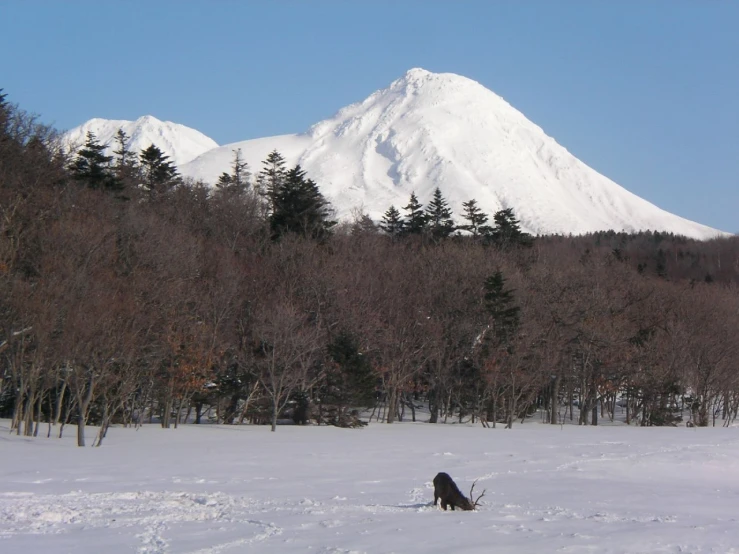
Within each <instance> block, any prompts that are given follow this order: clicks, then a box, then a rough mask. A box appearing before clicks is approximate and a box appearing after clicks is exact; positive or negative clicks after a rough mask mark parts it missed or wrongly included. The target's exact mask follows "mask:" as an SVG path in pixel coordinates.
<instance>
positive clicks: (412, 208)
mask: <svg viewBox="0 0 739 554" xmlns="http://www.w3.org/2000/svg"><path fill="white" fill-rule="evenodd" d="M403 209H404V210H405V211H406V213H407V215H406V217H405V220H404V221H403V233H404V234H407V235H420V234H421V233H423V231H424V230H425V229H426V214H425V213H424V211H423V206H422V205H421V203H420V202H419V201H418V198H417V197H416V193H415V192H412V193H411V197H410V200H409V201H408V205H407V206H405V207H404V208H403Z"/></svg>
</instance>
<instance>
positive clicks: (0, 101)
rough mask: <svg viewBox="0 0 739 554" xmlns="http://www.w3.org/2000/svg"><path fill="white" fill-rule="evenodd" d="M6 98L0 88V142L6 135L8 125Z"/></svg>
mask: <svg viewBox="0 0 739 554" xmlns="http://www.w3.org/2000/svg"><path fill="white" fill-rule="evenodd" d="M7 97H8V95H7V94H5V93H4V92H3V89H1V88H0V140H1V139H3V138H4V137H5V136H6V135H7V134H8V123H9V119H10V118H9V109H8V108H9V107H8V102H7V100H5V99H6V98H7Z"/></svg>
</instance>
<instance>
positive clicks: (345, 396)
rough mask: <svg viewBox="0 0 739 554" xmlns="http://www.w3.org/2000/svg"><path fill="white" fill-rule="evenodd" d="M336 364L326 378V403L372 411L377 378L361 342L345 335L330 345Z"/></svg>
mask: <svg viewBox="0 0 739 554" xmlns="http://www.w3.org/2000/svg"><path fill="white" fill-rule="evenodd" d="M328 354H329V356H330V358H331V361H332V362H333V367H330V368H329V371H328V372H327V378H326V390H325V391H324V393H325V397H326V400H327V401H328V402H330V403H335V404H339V405H340V406H354V407H368V406H371V405H372V404H373V403H374V401H375V385H376V378H375V374H374V371H373V370H372V364H371V363H370V360H369V358H368V357H367V356H365V355H363V354H362V352H361V351H360V349H359V343H358V341H357V340H356V339H355V338H354V337H353V336H352V335H351V334H349V333H347V332H345V331H342V332H340V333H339V334H338V335H337V336H336V338H334V340H333V341H331V343H330V344H329V345H328Z"/></svg>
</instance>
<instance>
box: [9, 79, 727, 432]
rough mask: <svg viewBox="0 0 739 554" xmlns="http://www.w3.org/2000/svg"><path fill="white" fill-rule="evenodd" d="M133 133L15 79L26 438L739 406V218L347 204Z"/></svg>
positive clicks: (677, 413) (437, 203)
mask: <svg viewBox="0 0 739 554" xmlns="http://www.w3.org/2000/svg"><path fill="white" fill-rule="evenodd" d="M127 141H128V137H126V136H125V134H124V133H122V132H121V133H119V135H118V137H117V138H116V144H115V145H114V146H115V153H114V155H110V156H109V155H106V154H105V145H102V144H100V143H99V142H98V141H97V139H96V138H95V136H94V135H88V139H87V142H86V144H85V145H84V146H83V147H82V149H81V150H79V151H78V152H77V153H76V154H71V153H68V152H66V151H65V149H64V148H63V146H62V143H61V141H60V137H59V134H58V133H57V132H56V131H55V130H54V129H53V128H51V127H49V126H47V125H44V124H43V123H41V122H40V121H39V119H38V117H37V116H34V115H33V114H30V113H28V112H26V111H25V110H23V109H21V108H20V107H19V106H17V105H15V104H12V103H11V102H10V101H9V100H8V97H7V96H6V95H4V94H3V93H2V92H1V91H0V314H1V316H0V364H2V365H1V366H0V417H3V418H10V419H11V421H12V424H11V426H12V430H13V432H15V433H18V434H24V435H27V436H60V435H61V433H63V432H64V430H65V426H67V425H69V426H75V427H76V430H75V431H76V432H77V440H78V444H79V445H80V446H84V445H85V435H84V428H85V425H88V424H91V425H93V424H94V425H96V426H98V427H99V433H98V434H97V436H96V438H95V440H94V444H95V445H100V444H101V443H102V441H103V439H104V438H105V436H106V432H107V430H108V429H109V427H110V426H111V425H141V424H145V423H150V422H154V423H157V424H160V425H161V426H162V427H165V428H167V427H177V426H178V425H182V424H184V423H188V424H191V423H194V424H199V423H201V422H202V423H205V422H206V421H207V422H217V423H221V424H269V425H271V426H272V430H274V429H275V428H276V424H277V423H278V421H279V420H281V419H283V418H292V419H293V420H294V421H295V422H297V423H307V422H314V423H318V424H328V425H339V426H347V427H351V426H360V425H363V424H364V423H366V420H367V415H369V416H370V417H371V418H372V419H375V420H377V421H384V422H387V423H392V422H394V421H397V420H399V419H400V418H404V419H413V420H415V419H416V417H417V416H418V415H419V414H417V413H416V412H417V411H418V410H419V409H420V408H423V414H424V418H423V419H424V421H428V422H429V423H430V424H434V423H444V422H447V423H448V422H453V421H456V422H460V421H461V422H471V423H475V424H479V425H482V426H485V427H488V426H490V427H493V426H496V425H502V426H505V427H513V426H514V424H515V423H516V422H517V421H520V420H523V419H525V418H526V417H529V416H531V415H532V414H534V413H537V412H538V413H543V414H545V417H546V421H547V422H548V423H552V424H560V423H562V419H563V418H566V419H567V421H573V423H579V424H582V425H597V424H598V422H599V421H602V420H603V419H609V418H610V419H612V418H613V417H614V414H615V412H616V405H617V404H618V405H619V406H622V407H624V408H625V413H626V422H627V423H629V424H631V425H639V426H652V425H676V424H678V423H679V422H680V421H681V419H682V422H683V423H687V424H689V425H695V426H710V425H720V424H729V423H730V422H732V421H734V420H735V419H736V417H737V413H738V411H739V341H737V337H738V336H739V290H738V289H737V286H738V285H739V237H737V236H733V237H727V238H717V239H714V240H710V241H703V242H701V241H695V240H690V239H687V238H685V237H682V236H677V235H672V234H665V233H660V232H657V231H646V232H641V233H636V234H625V233H619V232H613V231H607V232H600V233H595V234H590V235H584V236H560V235H557V236H530V235H528V234H526V233H524V232H523V231H522V230H521V227H520V224H519V222H518V221H517V220H516V216H515V208H516V207H515V206H513V207H510V208H507V209H504V210H500V211H498V212H496V213H494V214H491V215H490V216H488V214H487V213H486V212H485V207H484V206H478V205H477V203H476V202H475V201H474V199H470V201H469V202H466V203H465V204H464V212H463V213H461V214H458V215H456V216H455V214H453V213H452V211H451V210H450V209H449V207H448V205H447V203H446V201H445V199H444V196H443V191H440V190H437V191H436V193H435V195H434V196H433V197H432V198H429V199H418V198H416V196H415V195H412V196H411V198H410V199H409V202H408V205H407V206H404V207H398V208H396V207H391V206H388V211H387V212H386V213H385V216H384V217H383V218H382V220H381V221H373V220H372V219H370V218H369V217H368V216H367V215H366V214H362V213H359V212H357V213H355V214H354V217H353V218H352V220H351V221H342V222H337V221H336V220H335V218H334V216H333V212H332V208H331V205H330V203H329V202H328V201H327V200H326V199H325V198H324V197H323V196H322V194H321V192H320V183H315V182H314V181H312V180H311V179H310V176H309V175H306V173H305V172H304V171H303V170H302V169H301V168H300V167H299V166H298V167H294V168H290V167H287V166H286V164H285V160H284V159H283V158H282V156H281V155H280V154H279V152H272V153H271V154H270V155H269V156H268V157H267V158H266V159H265V160H264V162H263V164H262V167H259V168H250V167H248V165H247V164H246V163H244V161H243V160H242V158H241V155H240V152H238V151H235V152H234V158H233V163H232V164H231V166H230V167H226V168H224V173H223V174H222V175H221V177H220V178H219V180H218V182H217V183H202V182H193V181H192V180H189V179H186V178H183V177H181V176H180V175H179V172H178V170H177V168H176V167H175V166H174V165H173V164H172V163H171V162H170V161H169V160H168V158H167V156H166V155H165V154H163V153H162V151H161V150H159V148H157V147H156V145H152V146H151V147H149V148H147V149H146V150H144V151H142V152H131V151H130V150H129V149H128V147H127ZM421 200H423V201H425V202H427V204H426V205H425V206H424V205H423V204H422V203H421ZM573 406H576V407H578V408H579V409H578V410H573ZM365 409H366V411H364V410H365ZM358 414H363V415H362V417H360V416H359V415H358ZM681 414H689V415H688V416H687V420H686V419H685V418H683V416H682V415H681ZM573 418H574V419H573Z"/></svg>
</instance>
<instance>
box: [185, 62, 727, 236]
mask: <svg viewBox="0 0 739 554" xmlns="http://www.w3.org/2000/svg"><path fill="white" fill-rule="evenodd" d="M237 148H240V149H241V150H242V153H243V155H244V159H245V160H246V161H247V162H249V164H250V166H251V169H252V171H253V172H256V171H258V170H259V169H260V166H261V163H260V162H261V160H263V159H264V158H265V157H266V155H267V154H268V153H269V152H270V151H271V150H274V149H276V150H278V151H280V152H281V153H282V154H283V155H284V156H285V157H286V159H287V161H288V163H289V164H291V165H292V164H296V163H300V164H301V165H302V166H303V168H304V169H306V171H307V172H308V175H309V176H310V177H311V178H313V179H314V180H315V181H316V182H317V183H318V184H319V186H320V187H321V190H322V191H323V193H324V194H325V195H326V197H327V198H328V199H329V200H331V202H332V203H333V204H334V206H335V207H336V208H337V211H338V214H339V216H340V217H347V216H349V215H350V214H351V211H352V209H353V208H356V207H360V208H362V209H363V210H364V211H365V212H367V213H368V214H369V215H371V216H372V217H373V218H375V219H379V218H380V217H381V216H382V214H383V213H384V212H385V210H387V208H388V207H390V205H395V206H396V207H397V208H399V209H400V208H402V207H403V206H405V205H406V204H407V202H408V198H409V196H410V194H411V192H413V191H415V192H416V194H417V196H418V198H419V200H420V201H421V202H422V203H425V202H428V201H429V199H430V198H431V195H432V192H433V190H434V188H436V187H437V186H438V187H440V188H441V190H442V193H443V194H444V196H445V197H446V198H447V199H448V200H449V203H450V205H451V207H452V209H453V210H454V212H455V215H456V216H457V218H458V219H459V216H460V214H461V213H462V202H465V201H467V200H470V199H472V198H474V199H476V200H477V202H478V205H479V206H480V208H481V209H483V210H484V211H485V212H487V213H488V214H492V213H494V212H495V211H497V210H499V209H502V208H509V207H511V208H513V209H514V210H515V212H516V214H517V215H518V217H519V218H520V219H521V222H522V225H523V226H524V227H525V229H526V230H528V231H530V232H533V233H537V234H548V233H563V234H569V233H573V234H580V233H586V232H590V231H597V230H606V229H614V230H624V231H638V230H646V229H652V230H660V231H669V232H674V233H680V234H684V235H687V236H690V237H695V238H700V239H707V238H711V237H714V236H716V235H717V234H719V233H720V232H719V231H717V230H715V229H712V228H710V227H707V226H705V225H701V224H698V223H695V222H692V221H689V220H686V219H684V218H681V217H678V216H675V215H673V214H670V213H668V212H666V211H664V210H662V209H660V208H658V207H656V206H654V205H653V204H651V203H649V202H647V201H646V200H643V199H642V198H639V197H638V196H636V195H634V194H632V193H631V192H629V191H627V190H625V189H624V188H622V187H621V186H619V185H618V184H616V183H614V182H613V181H611V180H610V179H608V178H607V177H604V176H603V175H601V174H599V173H598V172H597V171H595V170H593V169H591V168H590V167H588V166H587V165H585V164H584V163H582V162H581V161H580V160H578V159H577V158H575V157H574V156H573V155H572V154H570V153H569V152H568V151H567V150H566V149H565V148H563V147H562V146H560V145H559V144H557V142H556V141H555V140H554V139H552V138H551V137H549V136H547V135H546V134H545V133H544V131H543V130H542V129H541V128H539V127H538V126H537V125H535V124H534V123H532V122H531V121H529V120H528V119H526V117H525V116H524V115H523V114H522V113H521V112H519V111H518V110H516V109H515V108H513V107H512V106H511V105H510V104H508V103H507V102H506V101H505V100H503V99H502V98H501V97H499V96H498V95H496V94H495V93H493V92H491V91H489V90H488V89H486V88H485V87H483V86H482V85H480V84H479V83H477V82H475V81H473V80H471V79H467V78H465V77H461V76H459V75H454V74H451V73H444V74H434V73H430V72H428V71H425V70H423V69H412V70H410V71H408V72H407V73H406V74H405V75H404V76H403V77H401V78H400V79H398V80H396V81H394V82H393V83H392V84H391V85H390V86H389V87H388V88H386V89H383V90H380V91H377V92H375V93H374V94H372V95H370V96H369V97H368V98H367V99H366V100H364V101H362V102H359V103H357V104H352V105H350V106H347V107H346V108H343V109H341V110H340V111H339V112H338V113H337V114H336V115H334V116H333V117H331V118H329V119H327V120H325V121H322V122H320V123H317V124H316V125H314V126H313V127H311V128H310V129H309V130H308V131H307V132H306V133H303V134H299V135H283V136H278V137H271V138H262V139H258V140H250V141H244V142H238V143H234V144H230V145H226V146H222V147H220V148H216V149H214V150H211V151H208V152H206V153H205V154H203V155H202V156H200V157H198V158H197V159H195V160H193V161H192V162H190V163H189V164H187V165H185V166H184V167H182V168H181V170H182V172H183V174H185V175H191V176H193V177H196V178H201V179H203V180H205V181H206V182H209V183H213V182H215V180H216V178H217V176H218V175H219V174H220V173H221V172H223V171H228V168H229V164H230V161H231V160H232V158H233V150H235V149H237Z"/></svg>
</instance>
